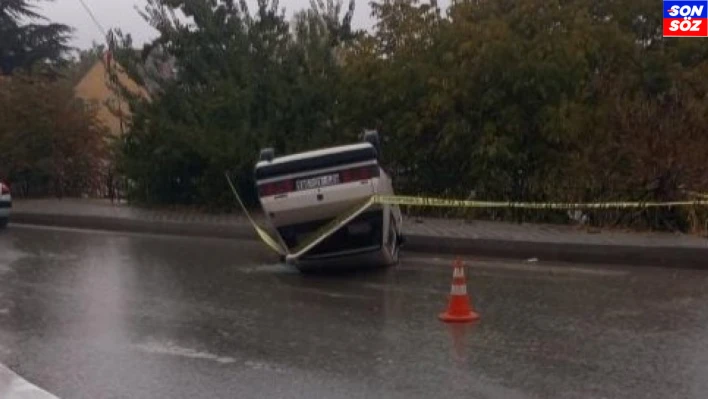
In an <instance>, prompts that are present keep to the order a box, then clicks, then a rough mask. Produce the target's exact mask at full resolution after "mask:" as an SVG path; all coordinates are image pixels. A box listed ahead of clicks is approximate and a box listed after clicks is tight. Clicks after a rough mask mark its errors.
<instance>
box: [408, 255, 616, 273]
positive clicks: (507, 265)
mask: <svg viewBox="0 0 708 399" xmlns="http://www.w3.org/2000/svg"><path fill="white" fill-rule="evenodd" d="M463 261H464V262H465V264H466V265H467V267H469V268H470V269H486V270H490V271H494V270H505V271H521V272H533V273H547V274H552V275H554V276H557V275H587V276H600V277H619V276H626V275H627V274H629V272H628V271H626V270H617V269H615V270H612V269H608V268H603V267H582V266H577V265H571V264H567V265H557V266H556V265H550V264H543V263H542V261H543V260H541V261H540V262H524V261H511V260H510V261H503V260H472V259H464V258H463ZM415 264H422V265H435V266H450V265H451V264H452V259H445V258H437V257H406V258H403V259H402V263H401V265H402V267H409V265H410V266H415ZM435 271H436V272H438V271H440V270H435ZM443 271H444V272H447V269H444V270H443Z"/></svg>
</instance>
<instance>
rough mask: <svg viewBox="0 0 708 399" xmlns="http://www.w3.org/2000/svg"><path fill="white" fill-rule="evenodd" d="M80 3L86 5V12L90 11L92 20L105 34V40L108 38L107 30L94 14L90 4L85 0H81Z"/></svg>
mask: <svg viewBox="0 0 708 399" xmlns="http://www.w3.org/2000/svg"><path fill="white" fill-rule="evenodd" d="M79 3H81V6H82V7H84V10H86V13H88V15H89V17H91V20H92V21H93V23H94V24H95V25H96V27H97V28H98V30H99V31H100V32H101V34H102V35H103V38H104V40H108V32H106V30H105V29H103V25H101V23H100V22H98V19H97V18H96V16H95V15H94V14H93V12H92V11H91V9H90V8H89V6H88V5H87V4H86V2H85V1H84V0H79Z"/></svg>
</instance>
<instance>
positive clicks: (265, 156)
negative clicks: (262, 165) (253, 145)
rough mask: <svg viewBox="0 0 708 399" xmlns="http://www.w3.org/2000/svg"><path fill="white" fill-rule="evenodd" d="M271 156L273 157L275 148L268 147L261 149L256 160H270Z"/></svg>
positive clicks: (271, 159)
mask: <svg viewBox="0 0 708 399" xmlns="http://www.w3.org/2000/svg"><path fill="white" fill-rule="evenodd" d="M273 158H275V149H273V148H270V147H269V148H264V149H262V150H261V155H260V157H258V160H259V161H266V162H272V161H273Z"/></svg>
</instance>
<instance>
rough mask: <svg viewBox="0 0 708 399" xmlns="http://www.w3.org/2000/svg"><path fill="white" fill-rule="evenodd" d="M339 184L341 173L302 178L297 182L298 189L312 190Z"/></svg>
mask: <svg viewBox="0 0 708 399" xmlns="http://www.w3.org/2000/svg"><path fill="white" fill-rule="evenodd" d="M335 184H339V174H338V173H333V174H331V175H324V176H317V177H312V178H309V179H302V180H298V181H297V182H295V187H296V188H297V190H298V191H299V190H312V189H313V188H320V187H327V186H333V185H335Z"/></svg>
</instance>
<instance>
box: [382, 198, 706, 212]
mask: <svg viewBox="0 0 708 399" xmlns="http://www.w3.org/2000/svg"><path fill="white" fill-rule="evenodd" d="M373 199H374V203H376V204H387V205H405V206H423V207H446V208H510V209H556V210H574V209H622V208H625V209H626V208H660V207H661V208H669V207H677V206H705V205H708V200H696V201H669V202H653V201H635V202H580V203H573V202H512V201H508V202H507V201H467V200H449V199H444V198H426V197H406V196H400V195H391V196H388V195H375V196H374V197H373Z"/></svg>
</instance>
